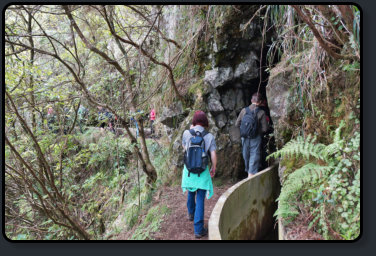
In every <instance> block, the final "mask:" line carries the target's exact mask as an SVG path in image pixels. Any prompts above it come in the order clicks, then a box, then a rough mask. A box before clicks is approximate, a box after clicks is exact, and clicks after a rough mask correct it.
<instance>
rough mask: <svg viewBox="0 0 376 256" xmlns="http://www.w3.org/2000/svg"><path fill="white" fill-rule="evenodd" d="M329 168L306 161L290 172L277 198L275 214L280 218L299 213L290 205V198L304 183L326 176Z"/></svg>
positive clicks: (310, 182) (313, 181)
mask: <svg viewBox="0 0 376 256" xmlns="http://www.w3.org/2000/svg"><path fill="white" fill-rule="evenodd" d="M331 169H333V167H331V166H321V165H318V164H314V163H308V164H306V165H304V166H303V167H301V168H299V169H297V170H295V171H294V172H293V173H291V174H290V175H289V176H288V178H287V180H286V181H285V182H284V184H283V186H282V189H281V194H280V196H279V197H278V199H277V200H278V201H279V209H278V210H277V211H276V213H275V214H277V215H278V216H280V217H282V218H286V217H291V216H294V215H297V214H299V213H298V212H297V209H296V208H294V206H291V203H290V202H291V201H293V200H292V198H294V196H295V195H296V194H297V193H298V192H299V191H301V190H302V188H303V187H304V186H306V184H314V183H316V182H317V181H318V180H320V179H321V178H322V177H327V176H328V173H329V172H330V170H331Z"/></svg>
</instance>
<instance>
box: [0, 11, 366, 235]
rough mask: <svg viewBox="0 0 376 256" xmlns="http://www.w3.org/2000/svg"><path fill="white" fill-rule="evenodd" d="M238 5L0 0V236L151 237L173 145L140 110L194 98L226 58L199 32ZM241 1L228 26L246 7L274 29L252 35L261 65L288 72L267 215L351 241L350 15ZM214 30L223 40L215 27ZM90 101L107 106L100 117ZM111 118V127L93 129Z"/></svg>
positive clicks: (353, 114)
mask: <svg viewBox="0 0 376 256" xmlns="http://www.w3.org/2000/svg"><path fill="white" fill-rule="evenodd" d="M240 9H241V8H240ZM240 9H239V8H238V7H237V6H232V5H225V6H219V5H198V6H194V5H192V6H188V5H187V6H186V5H185V6H180V7H178V6H163V5H142V6H137V5H125V6H124V5H116V6H112V5H105V6H103V5H73V6H69V5H62V6H55V5H11V6H9V7H8V8H7V9H6V11H5V53H4V55H5V67H4V68H5V89H6V91H5V117H4V119H5V180H4V184H5V233H6V235H7V237H9V238H10V239H20V240H25V239H28V240H33V239H39V240H53V239H56V240H57V239H61V240H66V239H113V238H116V236H117V235H118V234H119V233H120V232H122V231H124V230H131V229H133V230H134V232H133V235H132V236H131V237H130V239H150V238H151V235H150V234H151V233H152V232H156V231H157V230H158V228H159V227H160V225H161V216H163V215H164V214H168V213H169V209H168V208H166V207H165V206H163V205H153V204H152V201H153V196H154V194H155V192H156V191H157V190H158V189H160V187H162V186H165V185H167V184H171V183H174V182H176V181H177V180H178V179H177V173H176V170H172V168H171V166H170V165H169V163H168V159H170V157H171V156H169V155H168V154H169V152H171V151H168V148H171V147H173V146H174V145H169V143H170V140H168V139H167V140H166V141H164V140H163V139H162V140H159V142H158V141H156V140H153V139H152V138H150V137H148V136H147V134H146V133H147V132H146V130H145V129H144V126H146V125H147V122H146V120H147V113H149V111H150V109H151V108H152V107H154V108H157V109H162V107H163V106H165V105H174V104H175V103H177V102H181V103H182V106H183V108H184V109H188V110H190V111H192V110H194V108H195V107H197V108H200V106H197V105H195V104H196V102H195V99H198V98H199V99H200V100H198V101H197V102H202V101H203V100H204V97H203V96H202V84H203V75H204V72H205V71H206V70H208V69H211V68H213V67H214V66H215V65H217V64H218V63H220V62H226V60H225V54H224V55H223V56H219V55H220V54H217V57H216V58H215V59H210V58H209V56H211V51H214V46H210V44H209V42H212V41H213V37H220V36H223V35H224V34H226V32H225V31H226V29H231V26H232V24H231V22H230V21H232V19H236V17H235V16H236V15H234V13H235V14H236V13H239V12H242V10H243V9H241V10H240ZM245 9H247V11H248V12H249V13H252V14H253V16H251V17H250V19H249V21H248V22H247V23H246V24H241V28H239V31H240V32H242V31H243V32H244V33H245V31H247V27H249V26H252V22H255V17H258V18H260V19H257V22H261V23H260V24H261V31H257V33H260V34H262V35H263V36H265V34H266V33H267V32H266V31H268V33H270V34H273V36H272V43H271V44H270V45H266V43H265V42H266V41H265V42H264V41H263V42H256V43H257V44H262V47H261V48H262V49H264V51H265V52H267V59H268V63H269V67H267V69H266V71H268V72H272V71H273V70H279V71H280V72H284V71H285V70H293V72H292V73H293V74H294V75H293V76H292V81H291V88H290V91H291V95H292V97H291V98H289V99H288V100H289V101H291V105H292V106H294V111H293V115H292V116H289V117H288V120H287V121H286V123H283V124H278V125H280V126H278V127H277V126H276V129H275V132H276V133H279V134H282V135H283V140H284V141H289V140H291V141H290V142H288V143H286V145H284V146H283V147H281V148H280V149H279V151H277V152H275V153H274V154H272V155H271V156H270V157H275V158H281V167H283V168H285V171H284V176H283V182H282V191H281V195H280V197H279V209H278V211H277V212H276V215H278V217H279V218H281V219H283V220H284V224H286V225H287V226H288V225H291V223H293V222H294V220H295V221H296V220H297V219H305V220H306V222H305V223H302V224H303V225H306V226H308V227H309V228H311V229H312V230H314V231H315V232H317V233H319V234H321V235H322V236H323V238H325V239H355V238H356V237H357V236H358V235H359V229H360V224H359V223H360V196H359V193H360V153H359V143H360V123H359V119H360V90H359V87H360V79H359V77H360V44H361V42H360V12H359V10H358V9H357V7H355V6H350V5H346V6H341V5H325V6H324V5H319V6H308V5H307V6H295V5H291V6H287V5H277V6H275V5H260V6H250V7H249V8H245ZM177 15H180V17H177ZM229 17H230V18H229ZM226 18H228V21H227V23H225V24H223V23H222V22H223V21H224V19H226ZM170 21H174V22H170ZM258 25H259V24H258ZM222 26H225V27H226V28H225V29H224V28H223V27H222ZM255 27H256V26H255ZM218 31H220V33H219V32H218ZM217 32H218V33H217ZM240 32H239V33H240ZM215 39H216V40H217V39H218V38H215ZM220 39H221V40H219V41H222V43H223V45H226V38H224V39H223V40H222V38H220ZM211 47H212V48H213V49H212V48H211ZM226 47H227V46H226ZM223 52H225V53H228V50H227V48H226V50H224V51H223ZM229 55H231V54H229ZM209 59H210V61H208V60H209ZM209 62H210V63H209ZM260 63H264V62H263V61H262V60H260ZM260 66H261V64H260ZM262 68H266V67H262ZM260 70H261V67H260ZM261 79H264V80H266V77H260V81H261ZM260 83H261V82H260ZM198 92H199V93H198ZM100 108H102V109H105V110H106V111H107V112H108V113H110V115H105V116H104V117H103V118H102V117H101V114H100V113H99V112H100V110H99V109H100ZM110 119H111V120H113V125H114V130H110V129H108V127H107V128H106V129H104V130H101V129H100V128H99V126H100V125H101V123H103V122H104V123H106V124H107V123H109V121H110ZM135 122H137V124H138V128H139V131H138V132H139V133H138V134H137V135H136V132H135V130H136V129H135V128H136V127H135ZM275 125H276V124H275ZM111 129H112V128H111ZM276 137H277V136H276ZM141 216H143V218H142V220H141ZM299 217H300V218H299Z"/></svg>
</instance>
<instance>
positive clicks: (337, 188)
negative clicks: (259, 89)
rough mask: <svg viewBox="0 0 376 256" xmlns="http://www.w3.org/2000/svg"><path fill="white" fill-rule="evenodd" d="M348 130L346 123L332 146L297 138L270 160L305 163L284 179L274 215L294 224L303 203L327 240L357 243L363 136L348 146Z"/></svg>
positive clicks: (336, 133)
mask: <svg viewBox="0 0 376 256" xmlns="http://www.w3.org/2000/svg"><path fill="white" fill-rule="evenodd" d="M344 126H345V122H344V121H342V122H341V123H340V125H339V127H338V128H337V129H336V130H335V132H334V134H333V136H332V140H333V142H332V143H331V144H329V145H324V144H321V143H316V137H315V136H313V137H312V136H311V135H308V136H307V138H303V137H297V138H296V139H294V140H291V141H290V142H288V143H287V144H286V145H285V146H284V147H283V148H282V149H280V150H278V151H277V152H275V153H273V154H271V155H269V156H268V158H267V159H269V158H271V157H273V158H282V159H299V160H301V161H302V162H303V165H302V166H301V167H300V168H297V169H296V170H294V171H293V172H291V173H289V174H287V175H286V177H284V180H283V184H282V189H281V193H280V196H279V197H278V199H277V200H278V201H279V206H278V209H277V211H276V212H275V214H274V215H275V216H278V217H279V218H280V219H283V220H285V221H287V222H288V221H292V220H293V219H294V218H295V217H296V216H297V215H299V214H301V212H300V211H299V208H298V202H300V203H303V205H304V206H306V207H307V208H309V209H310V210H309V211H310V214H311V216H312V220H311V223H310V224H309V228H315V230H316V231H318V232H319V233H321V234H322V235H323V236H324V238H326V239H330V238H331V237H334V238H337V239H354V238H356V237H357V236H358V235H359V229H358V228H357V227H358V226H359V225H358V223H359V221H360V214H359V212H360V188H359V184H360V182H359V179H360V173H359V170H358V169H357V167H359V160H360V153H359V141H360V135H359V134H358V133H355V136H354V137H353V138H352V139H351V140H350V141H348V142H346V140H345V138H343V137H342V136H341V130H342V128H343V127H344ZM350 173H352V174H350ZM300 205H301V204H300ZM351 207H352V208H351ZM354 224H355V225H354Z"/></svg>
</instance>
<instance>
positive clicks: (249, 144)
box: [235, 92, 268, 178]
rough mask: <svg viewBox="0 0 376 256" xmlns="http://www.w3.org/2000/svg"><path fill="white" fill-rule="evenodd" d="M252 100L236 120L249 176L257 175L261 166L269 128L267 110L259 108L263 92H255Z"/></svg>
mask: <svg viewBox="0 0 376 256" xmlns="http://www.w3.org/2000/svg"><path fill="white" fill-rule="evenodd" d="M251 102H252V104H251V105H250V106H248V107H245V108H244V109H242V111H241V112H240V114H239V116H238V119H237V120H236V122H235V126H237V127H239V128H240V136H241V140H242V147H243V150H242V151H243V152H242V153H243V158H244V162H245V171H246V172H247V173H248V178H249V177H252V176H253V175H255V174H256V173H257V172H258V170H259V168H260V164H261V162H260V160H261V150H262V135H263V134H264V133H266V132H267V130H268V124H267V120H266V115H265V111H264V110H262V109H261V108H259V105H260V103H261V102H262V96H261V94H260V93H258V92H256V93H254V94H253V95H252V99H251Z"/></svg>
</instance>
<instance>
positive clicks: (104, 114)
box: [98, 106, 115, 133]
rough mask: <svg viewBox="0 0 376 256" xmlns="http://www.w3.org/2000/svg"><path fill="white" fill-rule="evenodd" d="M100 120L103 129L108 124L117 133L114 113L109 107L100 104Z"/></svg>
mask: <svg viewBox="0 0 376 256" xmlns="http://www.w3.org/2000/svg"><path fill="white" fill-rule="evenodd" d="M98 121H99V127H100V128H101V131H103V130H104V128H105V127H106V126H107V125H108V127H109V128H110V131H112V132H113V133H115V129H114V115H113V114H112V113H110V112H109V111H108V110H107V109H104V108H103V107H102V106H98Z"/></svg>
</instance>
